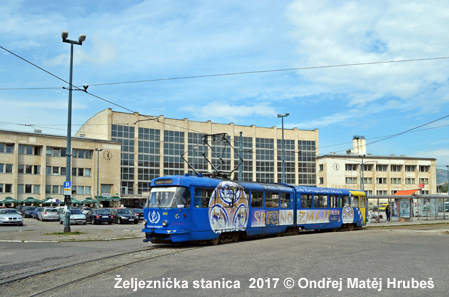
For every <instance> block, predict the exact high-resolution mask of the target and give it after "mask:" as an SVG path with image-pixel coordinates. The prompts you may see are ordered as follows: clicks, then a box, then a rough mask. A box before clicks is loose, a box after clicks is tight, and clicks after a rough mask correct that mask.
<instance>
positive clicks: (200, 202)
mask: <svg viewBox="0 0 449 297" xmlns="http://www.w3.org/2000/svg"><path fill="white" fill-rule="evenodd" d="M213 192H214V189H206V188H195V207H197V208H207V207H209V200H210V197H211V196H212V193H213Z"/></svg>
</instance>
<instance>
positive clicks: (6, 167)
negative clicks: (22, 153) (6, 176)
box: [0, 164, 12, 173]
mask: <svg viewBox="0 0 449 297" xmlns="http://www.w3.org/2000/svg"><path fill="white" fill-rule="evenodd" d="M0 173H12V164H0Z"/></svg>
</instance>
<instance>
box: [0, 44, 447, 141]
mask: <svg viewBox="0 0 449 297" xmlns="http://www.w3.org/2000/svg"><path fill="white" fill-rule="evenodd" d="M0 48H1V49H3V50H5V51H6V52H8V53H10V54H12V55H13V56H15V57H17V58H19V59H21V60H23V61H25V62H26V63H29V64H31V65H32V66H34V67H36V68H38V69H40V70H42V71H44V72H45V73H47V74H49V75H51V76H53V77H55V78H57V79H58V80H61V81H63V82H65V83H66V84H68V85H69V86H70V88H73V87H74V88H76V89H77V90H79V91H83V92H85V93H86V94H88V95H90V96H92V97H95V98H97V99H99V100H102V101H104V102H107V103H109V104H112V105H114V106H117V107H119V108H122V109H124V110H127V111H129V112H131V113H134V112H135V111H133V110H131V109H129V108H127V107H124V106H122V105H119V104H117V103H114V102H112V101H110V100H107V99H104V98H102V97H100V96H97V95H95V94H93V93H90V92H88V91H87V87H86V86H83V87H84V88H83V89H82V88H80V87H77V86H75V85H73V84H70V83H69V82H67V81H66V80H64V79H62V78H60V77H59V76H57V75H55V74H53V73H51V72H49V71H47V70H45V69H44V68H42V67H40V66H38V65H36V64H34V63H32V62H31V61H28V60H27V59H25V58H23V57H21V56H19V55H17V54H15V53H14V52H12V51H10V50H8V49H6V48H5V47H3V46H0ZM443 59H449V57H434V58H418V59H404V60H393V61H380V62H365V63H349V64H338V65H326V66H310V67H296V68H286V69H274V70H259V71H244V72H232V73H219V74H208V75H196V76H184V77H172V78H159V79H148V80H139V81H127V82H113V83H103V84H91V85H88V86H103V85H117V84H130V83H143V82H156V81H166V80H180V79H194V78H206V77H219V76H231V75H247V74H257V73H269V72H283V71H298V70H312V69H325V68H336V67H350V66H364V65H377V64H391V63H405V62H417V61H430V60H443ZM8 89H12V88H8ZM27 89H29V88H27ZM31 89H35V88H31ZM0 90H1V89H0ZM142 116H145V115H142ZM145 117H150V116H145ZM447 117H449V115H446V116H444V117H441V118H439V119H436V120H433V121H431V122H428V123H425V124H423V125H419V126H417V127H414V128H412V129H408V130H406V131H403V132H400V133H396V134H393V135H390V136H386V137H383V138H381V139H379V140H376V141H373V142H370V143H367V144H366V145H371V144H374V143H377V142H380V141H383V140H387V139H390V138H394V137H397V136H400V135H403V134H406V133H409V132H411V131H413V130H416V129H418V128H420V127H423V126H426V125H429V124H431V123H434V122H437V121H440V120H442V119H444V118H447ZM148 120H157V121H158V117H153V118H149V119H148ZM136 123H137V122H136ZM136 123H134V124H136ZM164 124H166V125H170V126H174V127H177V128H181V129H185V130H187V131H194V132H200V131H195V130H192V129H189V128H186V127H182V126H177V125H173V124H168V123H164ZM200 133H201V132H200Z"/></svg>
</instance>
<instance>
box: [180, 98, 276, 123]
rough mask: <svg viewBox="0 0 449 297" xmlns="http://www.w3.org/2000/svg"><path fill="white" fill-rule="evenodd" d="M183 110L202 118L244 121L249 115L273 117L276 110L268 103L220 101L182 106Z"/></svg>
mask: <svg viewBox="0 0 449 297" xmlns="http://www.w3.org/2000/svg"><path fill="white" fill-rule="evenodd" d="M180 110H181V111H188V112H191V113H192V114H193V115H194V116H195V117H197V118H200V119H210V120H213V121H223V120H224V121H230V122H234V123H242V122H244V121H245V120H246V119H244V118H249V117H273V116H274V115H276V114H277V113H276V110H275V109H274V108H273V107H271V106H270V105H268V104H264V103H263V104H255V105H248V106H242V105H229V104H223V103H220V102H211V103H209V104H207V105H203V106H201V107H200V108H198V107H197V106H187V107H182V108H180Z"/></svg>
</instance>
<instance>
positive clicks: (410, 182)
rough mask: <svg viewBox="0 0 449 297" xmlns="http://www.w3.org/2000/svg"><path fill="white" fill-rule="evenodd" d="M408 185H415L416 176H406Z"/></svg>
mask: <svg viewBox="0 0 449 297" xmlns="http://www.w3.org/2000/svg"><path fill="white" fill-rule="evenodd" d="M405 184H406V185H414V184H415V178H406V179H405Z"/></svg>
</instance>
